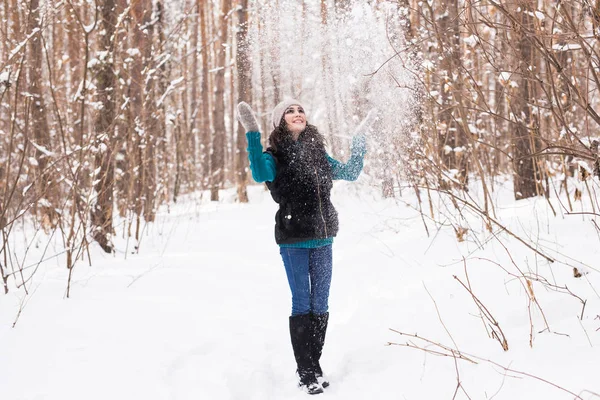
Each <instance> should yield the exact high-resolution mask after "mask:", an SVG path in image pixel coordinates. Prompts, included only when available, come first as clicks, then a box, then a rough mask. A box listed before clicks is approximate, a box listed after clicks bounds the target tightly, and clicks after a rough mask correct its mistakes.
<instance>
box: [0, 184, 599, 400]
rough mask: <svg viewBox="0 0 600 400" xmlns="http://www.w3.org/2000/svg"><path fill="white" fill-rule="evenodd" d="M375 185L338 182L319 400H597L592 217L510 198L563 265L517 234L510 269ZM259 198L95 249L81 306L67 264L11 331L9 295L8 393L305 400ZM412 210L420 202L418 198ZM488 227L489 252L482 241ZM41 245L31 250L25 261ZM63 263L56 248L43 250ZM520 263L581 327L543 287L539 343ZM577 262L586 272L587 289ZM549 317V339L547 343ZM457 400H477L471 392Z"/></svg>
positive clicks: (187, 215) (81, 275)
mask: <svg viewBox="0 0 600 400" xmlns="http://www.w3.org/2000/svg"><path fill="white" fill-rule="evenodd" d="M361 179H363V177H361ZM359 188H360V190H359ZM376 191H377V190H376V189H369V188H368V186H367V185H365V182H360V181H359V182H358V183H346V182H340V183H336V187H335V193H334V203H335V204H336V206H337V208H338V211H339V213H340V220H341V224H340V225H341V231H340V234H339V236H338V238H337V239H336V241H335V243H334V276H333V284H332V289H331V297H330V313H331V317H330V325H329V331H328V336H327V341H326V345H325V350H324V355H323V359H322V365H323V367H324V369H325V372H326V373H327V374H328V377H329V379H330V381H331V386H330V388H328V389H327V390H326V392H325V393H324V394H323V395H321V396H322V397H324V398H329V399H343V400H355V399H356V400H358V399H360V400H364V399H452V398H453V396H454V393H455V389H456V386H457V371H458V374H459V375H458V376H459V377H460V381H461V383H462V387H463V388H464V390H465V391H466V393H468V395H469V396H470V398H471V399H491V398H494V399H511V400H514V399H573V398H575V396H574V395H573V394H569V393H567V391H570V392H572V393H575V394H579V395H580V398H581V399H592V398H600V396H598V395H594V394H593V392H595V393H600V378H599V372H598V371H600V331H599V330H598V329H599V328H600V317H597V316H598V315H599V314H600V296H599V295H598V293H597V292H596V291H597V290H599V289H600V273H599V272H598V269H595V268H598V263H597V260H598V256H599V252H600V250H599V249H600V246H599V244H600V239H599V237H598V235H597V234H596V232H595V229H594V227H593V225H592V223H590V221H589V218H588V217H585V218H584V217H581V216H563V215H559V216H557V217H553V216H552V215H551V213H550V211H549V208H548V207H547V203H546V201H545V200H543V199H534V200H528V201H521V202H517V203H515V202H513V201H512V200H510V191H509V190H504V191H502V190H500V193H501V196H500V197H499V198H498V201H497V204H498V208H497V210H496V212H497V215H498V218H499V219H501V220H502V221H503V222H504V223H506V224H507V225H508V226H509V227H511V229H515V230H516V231H518V232H519V233H521V234H526V235H528V236H530V237H531V238H533V239H535V242H537V246H538V248H539V249H540V250H542V251H543V252H545V253H546V254H549V255H550V256H552V257H555V258H557V259H560V260H562V261H563V262H558V261H557V262H555V263H554V264H552V265H549V264H548V263H547V262H546V261H544V260H543V259H541V258H540V257H539V256H537V257H536V255H535V253H533V252H532V251H531V250H529V249H526V248H525V247H524V246H523V245H521V244H520V243H518V242H517V241H516V240H514V239H510V238H509V236H508V235H506V234H500V237H501V238H502V239H503V242H504V243H505V244H506V246H507V248H508V250H509V252H510V257H509V256H508V253H507V252H506V250H505V249H504V248H503V247H502V246H501V245H499V244H498V243H497V242H496V241H494V240H490V241H489V242H487V243H486V245H485V247H484V248H483V249H482V250H478V249H477V243H476V241H475V237H474V236H472V235H471V233H469V234H468V235H467V239H468V240H467V241H465V242H462V243H459V242H457V240H456V236H455V234H454V231H453V229H452V228H451V227H444V228H442V229H439V230H438V229H436V227H435V226H434V225H433V223H431V222H430V221H429V222H428V226H429V229H430V233H431V236H430V237H427V235H426V233H425V229H424V227H423V222H422V220H421V218H420V216H419V214H418V213H417V212H415V211H414V210H413V209H412V208H411V207H408V206H405V205H403V204H402V203H397V202H395V201H393V200H381V199H377V196H375V195H374V194H373V193H375V192H376ZM227 194H228V195H230V196H231V194H230V193H227ZM250 195H251V203H250V204H243V205H241V204H236V203H234V202H231V201H228V200H227V199H226V200H224V201H223V202H221V203H218V204H209V203H207V202H206V201H205V200H195V201H194V200H193V199H189V200H188V201H187V202H184V203H183V204H178V205H176V206H173V207H171V210H170V212H168V213H167V210H166V209H164V210H162V211H161V213H160V215H159V217H158V219H157V222H156V223H155V224H154V225H152V226H148V227H147V228H146V230H145V236H144V238H143V240H142V243H141V247H140V252H139V254H132V253H131V249H132V243H131V242H130V243H129V247H127V244H126V242H125V241H122V242H119V243H118V248H119V251H118V252H117V254H116V255H114V256H109V255H105V254H103V253H102V252H101V251H99V249H97V248H94V249H93V254H92V257H93V266H91V267H89V266H86V265H85V264H84V263H80V264H78V266H77V267H76V270H75V276H74V285H73V287H72V292H71V298H70V299H66V298H65V296H64V295H65V288H66V281H67V271H66V270H65V269H64V260H62V259H61V258H60V257H58V258H53V259H51V260H50V261H48V262H46V263H44V264H42V265H41V266H40V269H39V270H38V272H37V273H36V275H35V277H34V285H33V286H32V292H33V293H32V294H31V295H30V296H27V297H26V298H25V299H26V301H27V302H26V306H25V308H24V310H23V313H22V314H21V316H20V317H19V320H18V323H17V324H16V326H15V327H14V328H12V324H13V322H14V320H15V318H16V315H17V311H18V309H19V304H20V303H21V301H22V300H23V298H24V295H23V292H22V291H17V290H13V291H12V292H11V293H9V294H8V295H1V296H0V398H1V399H2V400H25V399H27V400H29V399H48V400H54V399H56V400H59V399H60V400H71V399H73V400H81V399H85V400H95V399H102V400H106V399H110V400H120V399H127V400H133V399H144V400H154V399H172V400H176V399H177V400H184V399H195V400H198V399H209V400H225V399H240V400H242V399H243V400H248V399H260V400H265V399H306V398H307V395H306V394H304V393H302V392H300V391H299V390H298V389H297V388H296V387H295V377H294V369H295V366H294V360H293V356H292V350H291V345H290V341H289V334H288V315H289V311H290V309H291V301H290V295H289V288H288V286H287V281H286V277H285V272H284V269H283V266H282V262H281V259H280V257H279V253H278V247H277V246H276V245H275V243H274V240H273V237H272V236H273V233H272V232H273V215H274V212H275V205H274V203H273V202H272V200H271V199H270V196H269V194H268V193H267V192H264V191H263V188H262V186H254V187H252V188H251V192H250ZM403 200H404V201H406V202H408V203H411V204H414V199H412V197H411V196H409V195H408V193H405V194H404V197H403ZM554 206H555V207H556V208H557V209H559V208H560V207H559V206H558V203H557V202H556V203H554ZM474 221H475V220H473V221H472V224H473V225H472V226H471V228H474V229H475V230H476V231H477V230H478V232H477V234H478V237H479V240H482V239H481V238H484V237H485V236H486V233H485V230H484V229H483V227H481V226H479V225H477V222H474ZM15 236H16V237H20V239H19V240H20V241H23V242H24V237H26V235H25V234H23V233H21V234H20V236H19V235H15ZM489 236H490V235H489V234H487V237H488V238H489ZM40 245H41V246H43V245H44V242H43V240H41V239H40ZM126 248H127V249H128V250H127V251H126ZM41 250H42V249H41V248H40V249H32V250H31V251H30V255H29V256H28V260H27V262H26V264H29V263H32V262H34V261H35V260H36V256H38V257H39V252H40V251H41ZM60 251H61V249H60V246H59V245H58V244H56V245H54V246H51V247H50V249H49V250H48V254H47V255H52V254H54V253H58V252H60ZM126 253H127V254H126ZM463 257H465V260H466V265H467V271H468V274H469V281H470V283H471V288H472V290H473V293H474V294H475V295H476V296H477V297H478V298H479V299H480V300H481V302H482V303H483V304H484V305H485V307H487V309H489V311H490V312H491V314H492V315H493V317H494V318H495V319H496V320H497V321H498V323H499V325H500V327H501V329H502V331H503V332H504V334H505V335H506V338H507V340H508V346H509V350H508V351H507V352H505V351H503V350H502V348H501V346H500V344H499V343H498V342H497V341H496V340H495V339H492V338H490V337H489V336H488V334H487V333H486V328H485V326H484V324H483V323H482V319H481V318H480V317H479V314H478V310H477V308H476V306H475V303H474V301H473V299H472V298H471V296H470V295H469V293H468V292H467V291H466V290H465V289H464V288H463V287H462V286H461V285H460V283H459V282H458V281H457V280H456V279H454V278H453V275H456V276H457V277H458V278H459V279H461V281H463V282H465V283H466V282H467V281H466V277H465V264H464V263H463ZM511 257H512V260H514V262H515V264H516V265H517V266H518V267H519V268H521V269H522V271H523V272H525V273H534V272H535V273H537V274H539V275H541V276H544V277H546V278H547V279H548V280H549V281H551V283H552V284H555V285H557V286H564V285H567V287H568V288H569V290H571V291H572V292H573V293H575V294H577V295H578V296H580V297H581V298H582V299H584V300H587V303H586V307H585V310H584V317H583V319H582V320H580V319H579V317H580V316H581V312H582V304H581V303H580V302H579V300H578V299H576V298H575V297H573V296H570V295H568V294H563V293H557V292H556V291H552V290H549V289H548V287H544V286H543V285H542V284H541V283H539V282H532V290H533V293H534V295H535V298H536V299H537V300H538V302H539V304H540V305H541V307H542V310H543V312H544V315H543V316H542V313H541V312H540V311H539V309H537V308H536V306H535V305H532V306H531V308H530V309H531V318H532V321H533V325H534V327H533V347H530V345H529V340H530V330H531V325H530V318H529V312H528V298H529V297H528V296H527V289H526V288H525V287H524V286H523V282H524V281H523V280H522V279H521V280H520V279H517V278H515V277H512V276H510V275H509V274H508V273H507V272H505V271H504V270H503V269H502V268H504V269H506V270H507V271H508V272H510V273H513V274H517V275H518V271H517V268H516V266H515V265H514V264H512V262H511ZM565 263H568V264H570V265H571V266H578V267H579V268H580V269H581V270H582V271H583V272H584V273H587V274H585V275H584V276H583V277H581V278H578V279H576V278H574V277H573V272H572V268H571V266H569V265H566V264H565ZM585 265H587V266H585ZM434 301H435V302H434ZM436 306H437V309H438V310H439V316H438V312H437V311H436ZM543 317H545V319H546V321H547V322H548V325H549V327H550V331H548V330H545V331H543V332H542V333H539V332H540V331H542V330H544V329H545V323H544V318H543ZM442 322H443V323H442ZM390 328H392V329H396V330H399V331H402V332H406V333H413V334H414V333H416V334H418V335H419V336H422V337H425V338H428V339H431V340H433V341H436V342H440V343H443V344H445V345H447V346H450V347H452V348H457V349H459V350H460V351H462V352H465V353H468V354H470V355H473V356H476V357H479V358H478V359H477V361H479V363H478V364H471V363H469V362H466V361H462V360H458V361H456V362H455V360H454V359H453V358H452V357H436V356H434V355H432V354H427V353H425V352H424V351H422V350H416V349H412V348H407V347H400V346H388V345H387V343H388V342H396V343H406V342H407V338H403V337H401V336H400V335H398V334H397V333H394V332H393V331H391V330H390ZM413 343H415V344H417V345H419V346H423V345H424V343H423V342H419V341H414V342H413ZM427 348H428V349H430V350H436V348H435V347H433V346H429V347H427ZM482 360H490V361H493V362H495V363H498V364H499V365H502V366H504V367H507V368H510V369H511V370H513V371H511V372H507V371H506V370H504V369H502V368H501V367H500V366H498V365H494V364H491V363H490V362H488V361H482ZM457 368H458V370H457ZM514 371H519V372H522V373H527V374H530V375H534V376H535V377H532V376H526V375H523V374H522V373H519V372H514ZM536 377H537V378H536ZM538 378H539V379H538ZM541 379H543V380H544V381H545V382H544V381H542V380H541ZM557 386H559V387H560V388H559V387H557ZM561 388H562V389H561ZM563 389H565V390H566V391H565V390H563ZM456 398H457V399H465V398H467V396H466V395H465V393H464V392H462V391H461V390H459V392H458V394H457V395H456Z"/></svg>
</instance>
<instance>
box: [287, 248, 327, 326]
mask: <svg viewBox="0 0 600 400" xmlns="http://www.w3.org/2000/svg"><path fill="white" fill-rule="evenodd" d="M280 253H281V258H282V259H283V265H284V266H285V272H286V274H287V278H288V282H289V284H290V289H291V290H292V316H296V315H303V314H309V313H313V314H324V313H326V312H327V310H328V308H329V304H328V302H329V287H330V286H331V270H332V254H331V245H328V246H322V247H317V248H314V249H301V248H293V247H281V248H280Z"/></svg>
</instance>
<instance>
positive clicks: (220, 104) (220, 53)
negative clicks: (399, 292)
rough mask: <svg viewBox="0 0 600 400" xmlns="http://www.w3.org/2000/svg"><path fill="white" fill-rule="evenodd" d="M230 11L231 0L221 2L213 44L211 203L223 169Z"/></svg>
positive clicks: (216, 195)
mask: <svg viewBox="0 0 600 400" xmlns="http://www.w3.org/2000/svg"><path fill="white" fill-rule="evenodd" d="M230 9H231V0H222V4H221V12H220V14H219V22H220V23H219V36H218V39H217V41H216V43H215V49H216V57H217V68H218V70H217V72H216V73H215V105H214V116H215V133H214V135H213V140H212V152H211V162H210V164H211V174H210V179H211V184H210V199H211V201H218V200H219V189H220V188H221V187H222V185H223V177H224V172H225V171H224V168H225V138H226V137H227V128H226V126H225V68H226V61H227V51H226V49H225V47H224V45H226V44H227V37H228V29H227V28H228V26H229V23H228V20H227V17H228V15H229V10H230Z"/></svg>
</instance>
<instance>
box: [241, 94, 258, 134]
mask: <svg viewBox="0 0 600 400" xmlns="http://www.w3.org/2000/svg"><path fill="white" fill-rule="evenodd" d="M237 108H238V120H239V121H240V123H241V124H242V126H243V127H244V129H245V130H246V132H259V131H260V128H259V127H258V121H257V120H256V117H255V116H254V111H252V107H250V104H248V103H246V102H244V101H242V102H240V103H239V104H238V106H237Z"/></svg>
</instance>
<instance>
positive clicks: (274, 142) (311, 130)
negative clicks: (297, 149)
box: [269, 118, 325, 153]
mask: <svg viewBox="0 0 600 400" xmlns="http://www.w3.org/2000/svg"><path fill="white" fill-rule="evenodd" d="M300 135H301V136H303V140H307V139H308V140H309V142H311V143H314V144H315V145H319V147H322V148H325V137H324V136H323V135H321V133H319V130H318V129H317V127H316V126H314V125H310V124H308V123H307V124H306V128H304V130H303V131H302V132H301V133H300ZM291 140H293V139H292V132H290V130H289V129H288V127H287V123H286V122H285V119H284V118H282V119H281V122H280V123H279V126H278V127H277V128H275V129H273V132H271V135H270V136H269V147H270V148H271V149H272V150H273V152H275V153H277V150H278V149H279V148H282V147H285V143H286V142H287V141H291Z"/></svg>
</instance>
